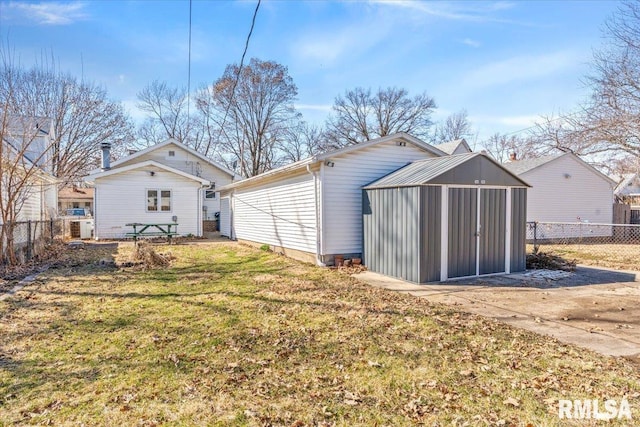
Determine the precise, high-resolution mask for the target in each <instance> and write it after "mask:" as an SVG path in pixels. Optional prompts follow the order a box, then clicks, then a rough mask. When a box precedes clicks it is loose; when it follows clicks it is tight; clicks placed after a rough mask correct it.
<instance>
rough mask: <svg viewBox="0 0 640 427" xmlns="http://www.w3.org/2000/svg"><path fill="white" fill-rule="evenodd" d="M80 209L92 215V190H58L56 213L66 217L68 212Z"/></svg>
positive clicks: (79, 188)
mask: <svg viewBox="0 0 640 427" xmlns="http://www.w3.org/2000/svg"><path fill="white" fill-rule="evenodd" d="M76 209H82V210H84V212H85V214H88V215H93V188H84V187H76V186H73V187H64V188H61V189H60V190H58V212H59V214H60V215H68V212H69V211H70V210H76Z"/></svg>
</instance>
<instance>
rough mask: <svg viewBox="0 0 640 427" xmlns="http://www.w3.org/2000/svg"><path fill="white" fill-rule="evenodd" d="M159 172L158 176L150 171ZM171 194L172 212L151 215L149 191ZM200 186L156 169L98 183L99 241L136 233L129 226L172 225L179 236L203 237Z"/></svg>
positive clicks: (104, 179) (115, 175) (108, 177)
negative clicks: (163, 191)
mask: <svg viewBox="0 0 640 427" xmlns="http://www.w3.org/2000/svg"><path fill="white" fill-rule="evenodd" d="M150 170H155V171H156V172H155V174H154V176H150V174H149V171H150ZM149 189H158V190H171V211H168V212H147V205H146V203H147V193H146V192H147V190H149ZM199 201H200V183H199V182H198V181H194V180H192V179H188V178H185V177H183V176H180V175H177V174H175V173H172V172H169V171H166V170H158V169H157V168H154V167H152V166H150V167H144V168H140V169H134V170H131V171H127V172H121V173H118V174H113V175H110V176H106V177H103V178H97V179H96V193H95V203H96V204H95V220H96V222H95V237H96V238H97V239H116V238H124V237H125V233H127V232H129V231H132V229H131V227H127V226H126V225H125V224H128V223H132V222H140V223H172V222H173V220H172V217H173V216H177V217H178V220H177V223H178V233H179V234H181V235H186V234H194V235H200V234H201V233H200V228H201V227H200V226H199V225H200V224H199V223H200V219H201V216H200V209H202V208H201V206H202V205H201V203H199Z"/></svg>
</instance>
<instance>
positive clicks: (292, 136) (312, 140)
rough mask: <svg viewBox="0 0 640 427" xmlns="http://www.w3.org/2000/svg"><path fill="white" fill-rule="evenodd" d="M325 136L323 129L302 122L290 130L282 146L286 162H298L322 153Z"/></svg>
mask: <svg viewBox="0 0 640 427" xmlns="http://www.w3.org/2000/svg"><path fill="white" fill-rule="evenodd" d="M323 138H324V134H323V132H322V129H321V128H319V127H318V126H315V125H310V124H309V123H307V122H304V121H302V122H300V123H298V125H297V126H294V127H291V128H290V129H289V134H288V136H287V139H286V140H285V141H284V143H283V144H282V146H281V151H282V153H283V154H284V157H283V160H284V161H286V162H291V163H292V162H297V161H300V160H302V159H306V158H307V157H311V156H313V155H315V154H318V153H319V152H320V151H321V147H322V141H323Z"/></svg>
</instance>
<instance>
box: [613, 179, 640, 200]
mask: <svg viewBox="0 0 640 427" xmlns="http://www.w3.org/2000/svg"><path fill="white" fill-rule="evenodd" d="M613 194H615V195H616V196H637V195H640V174H635V173H630V174H626V175H624V177H623V179H622V181H620V183H619V184H618V185H617V186H616V189H615V190H614V191H613Z"/></svg>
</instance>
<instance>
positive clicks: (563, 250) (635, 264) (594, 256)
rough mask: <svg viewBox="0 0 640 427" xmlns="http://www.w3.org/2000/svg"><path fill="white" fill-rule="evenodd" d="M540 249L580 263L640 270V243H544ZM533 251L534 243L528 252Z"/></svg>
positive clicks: (528, 247)
mask: <svg viewBox="0 0 640 427" xmlns="http://www.w3.org/2000/svg"><path fill="white" fill-rule="evenodd" d="M540 250H541V251H544V252H547V253H550V254H555V255H558V256H561V257H563V258H565V259H568V260H575V261H576V263H578V264H584V265H593V266H602V267H608V268H615V269H620V270H632V271H640V245H621V244H579V243H573V244H565V245H550V244H549V245H546V244H543V245H541V246H540ZM532 252H533V245H527V253H532Z"/></svg>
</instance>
